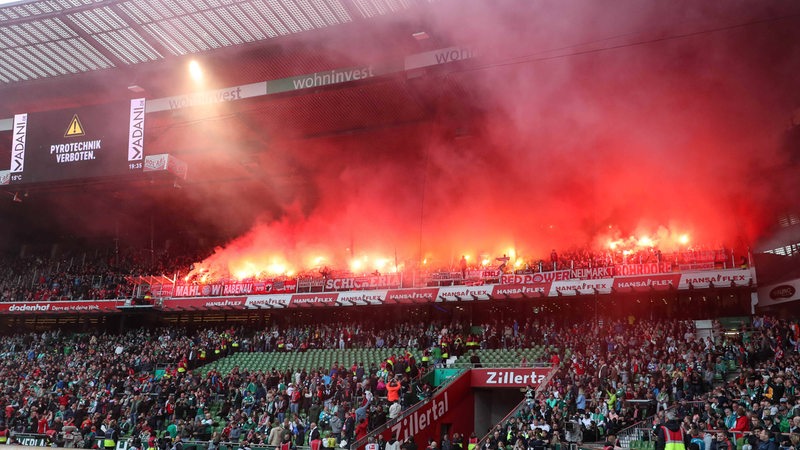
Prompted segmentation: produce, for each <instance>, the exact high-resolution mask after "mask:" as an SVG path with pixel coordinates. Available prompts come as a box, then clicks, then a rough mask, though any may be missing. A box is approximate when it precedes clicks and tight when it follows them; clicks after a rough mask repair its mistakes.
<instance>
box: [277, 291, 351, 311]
mask: <svg viewBox="0 0 800 450" xmlns="http://www.w3.org/2000/svg"><path fill="white" fill-rule="evenodd" d="M338 298H339V293H338V292H320V293H318V294H294V295H292V298H291V299H290V301H289V307H290V308H303V307H308V306H336V305H337V302H336V299H338Z"/></svg>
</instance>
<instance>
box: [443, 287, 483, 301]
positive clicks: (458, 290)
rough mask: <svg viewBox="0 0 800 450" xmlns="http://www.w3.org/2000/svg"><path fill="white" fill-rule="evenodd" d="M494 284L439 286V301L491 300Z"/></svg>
mask: <svg viewBox="0 0 800 450" xmlns="http://www.w3.org/2000/svg"><path fill="white" fill-rule="evenodd" d="M493 289H494V285H491V284H488V285H483V286H443V287H440V288H439V297H438V299H437V301H440V302H441V301H457V300H461V301H472V300H489V298H491V296H492V290H493Z"/></svg>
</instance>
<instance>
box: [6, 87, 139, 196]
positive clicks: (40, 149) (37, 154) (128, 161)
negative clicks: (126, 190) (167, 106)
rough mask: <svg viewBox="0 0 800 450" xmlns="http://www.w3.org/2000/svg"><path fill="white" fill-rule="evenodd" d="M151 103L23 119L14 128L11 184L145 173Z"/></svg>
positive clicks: (32, 115)
mask: <svg viewBox="0 0 800 450" xmlns="http://www.w3.org/2000/svg"><path fill="white" fill-rule="evenodd" d="M144 117H145V99H143V98H142V99H133V100H130V102H127V101H126V102H124V103H113V104H107V105H99V106H90V107H82V108H74V109H64V110H58V111H45V112H37V113H29V114H17V115H15V116H14V121H13V125H12V129H11V165H10V168H9V171H8V183H9V184H29V183H43V182H52V181H63V180H77V179H84V178H100V177H110V176H119V175H124V174H128V173H136V172H141V171H142V167H143V162H144V156H145V155H144Z"/></svg>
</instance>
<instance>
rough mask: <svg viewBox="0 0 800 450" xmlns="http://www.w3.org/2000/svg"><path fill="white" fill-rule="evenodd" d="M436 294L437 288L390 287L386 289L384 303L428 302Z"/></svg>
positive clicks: (437, 293) (432, 299)
mask: <svg viewBox="0 0 800 450" xmlns="http://www.w3.org/2000/svg"><path fill="white" fill-rule="evenodd" d="M438 295H439V288H421V289H390V290H388V291H386V303H430V302H434V301H436V297H437V296H438Z"/></svg>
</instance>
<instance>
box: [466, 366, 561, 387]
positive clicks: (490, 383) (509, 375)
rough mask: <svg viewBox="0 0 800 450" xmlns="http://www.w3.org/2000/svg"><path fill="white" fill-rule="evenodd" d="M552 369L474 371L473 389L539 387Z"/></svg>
mask: <svg viewBox="0 0 800 450" xmlns="http://www.w3.org/2000/svg"><path fill="white" fill-rule="evenodd" d="M550 370H551V368H550V367H517V368H502V369H472V370H471V371H470V372H471V376H472V383H471V384H472V387H474V388H476V387H493V388H494V387H510V388H524V387H527V386H533V387H537V386H538V385H539V384H541V383H542V382H543V381H544V379H545V378H546V377H547V374H548V373H550Z"/></svg>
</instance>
